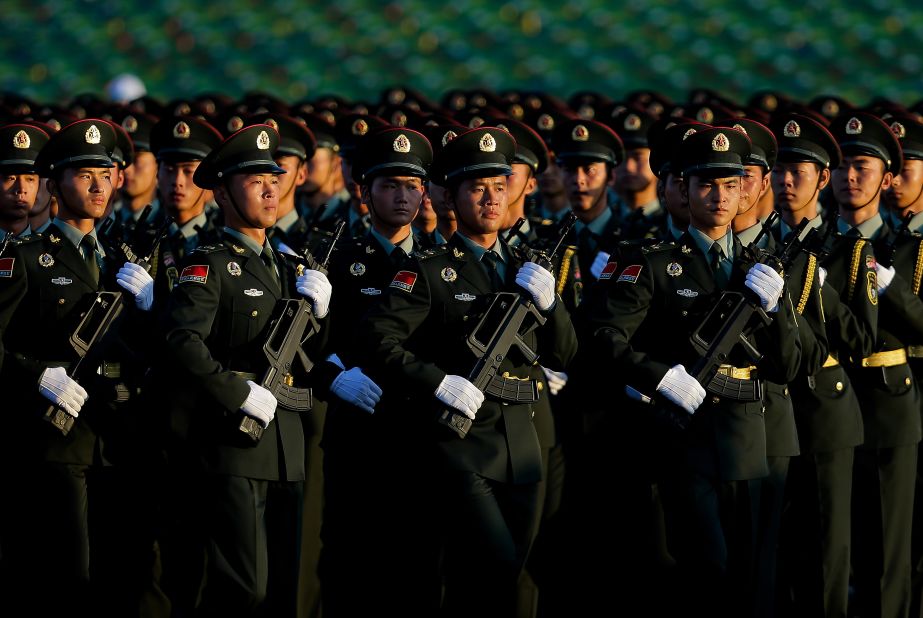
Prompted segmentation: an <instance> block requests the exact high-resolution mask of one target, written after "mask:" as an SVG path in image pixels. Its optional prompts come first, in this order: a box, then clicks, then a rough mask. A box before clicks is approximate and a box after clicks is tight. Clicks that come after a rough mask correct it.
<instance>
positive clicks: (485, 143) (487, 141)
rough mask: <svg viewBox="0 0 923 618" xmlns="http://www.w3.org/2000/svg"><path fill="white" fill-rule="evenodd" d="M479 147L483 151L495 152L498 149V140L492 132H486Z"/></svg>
mask: <svg viewBox="0 0 923 618" xmlns="http://www.w3.org/2000/svg"><path fill="white" fill-rule="evenodd" d="M478 148H479V149H480V150H481V152H494V151H495V150H496V149H497V142H496V140H494V136H493V135H491V134H490V133H485V134H484V135H483V137H481V141H480V142H478Z"/></svg>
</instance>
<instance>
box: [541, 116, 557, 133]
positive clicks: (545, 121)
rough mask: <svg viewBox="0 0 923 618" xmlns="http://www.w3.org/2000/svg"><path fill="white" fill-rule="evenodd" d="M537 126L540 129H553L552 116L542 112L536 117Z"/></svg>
mask: <svg viewBox="0 0 923 618" xmlns="http://www.w3.org/2000/svg"><path fill="white" fill-rule="evenodd" d="M537 124H538V128H539V129H541V130H542V131H551V130H552V129H554V118H552V117H551V116H549V115H548V114H542V115H541V116H539V117H538V122H537Z"/></svg>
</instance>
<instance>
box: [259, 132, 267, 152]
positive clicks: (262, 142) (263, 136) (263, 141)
mask: <svg viewBox="0 0 923 618" xmlns="http://www.w3.org/2000/svg"><path fill="white" fill-rule="evenodd" d="M256 147H257V148H259V149H260V150H269V133H267V132H266V131H260V134H259V135H257V136H256Z"/></svg>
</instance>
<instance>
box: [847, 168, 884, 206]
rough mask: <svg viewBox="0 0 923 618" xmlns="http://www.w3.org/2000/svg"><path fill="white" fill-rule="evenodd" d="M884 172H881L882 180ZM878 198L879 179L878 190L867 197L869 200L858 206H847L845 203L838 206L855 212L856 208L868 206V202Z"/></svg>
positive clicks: (879, 191)
mask: <svg viewBox="0 0 923 618" xmlns="http://www.w3.org/2000/svg"><path fill="white" fill-rule="evenodd" d="M886 173H887V172H883V173H882V174H881V180H884V179H885V174H886ZM880 198H881V181H879V183H878V190H877V191H875V195H873V196H872V197H871V198H869V200H868V201H867V202H866V203H864V204H860V205H859V206H847V205H845V204H840V207H841V208H845V209H846V210H851V211H853V212H855V211H857V210H862V209H863V208H865V207H866V206H868V205H869V204H871V203H872V202H874V201H875V200H876V199H880Z"/></svg>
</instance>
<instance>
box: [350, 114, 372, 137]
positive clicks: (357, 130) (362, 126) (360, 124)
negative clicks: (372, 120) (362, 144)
mask: <svg viewBox="0 0 923 618" xmlns="http://www.w3.org/2000/svg"><path fill="white" fill-rule="evenodd" d="M351 131H352V134H353V135H360V136H361V135H365V134H366V133H368V132H369V123H367V122H366V121H365V120H363V119H362V118H359V119H358V120H356V121H355V122H354V123H353V126H352V128H351Z"/></svg>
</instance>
